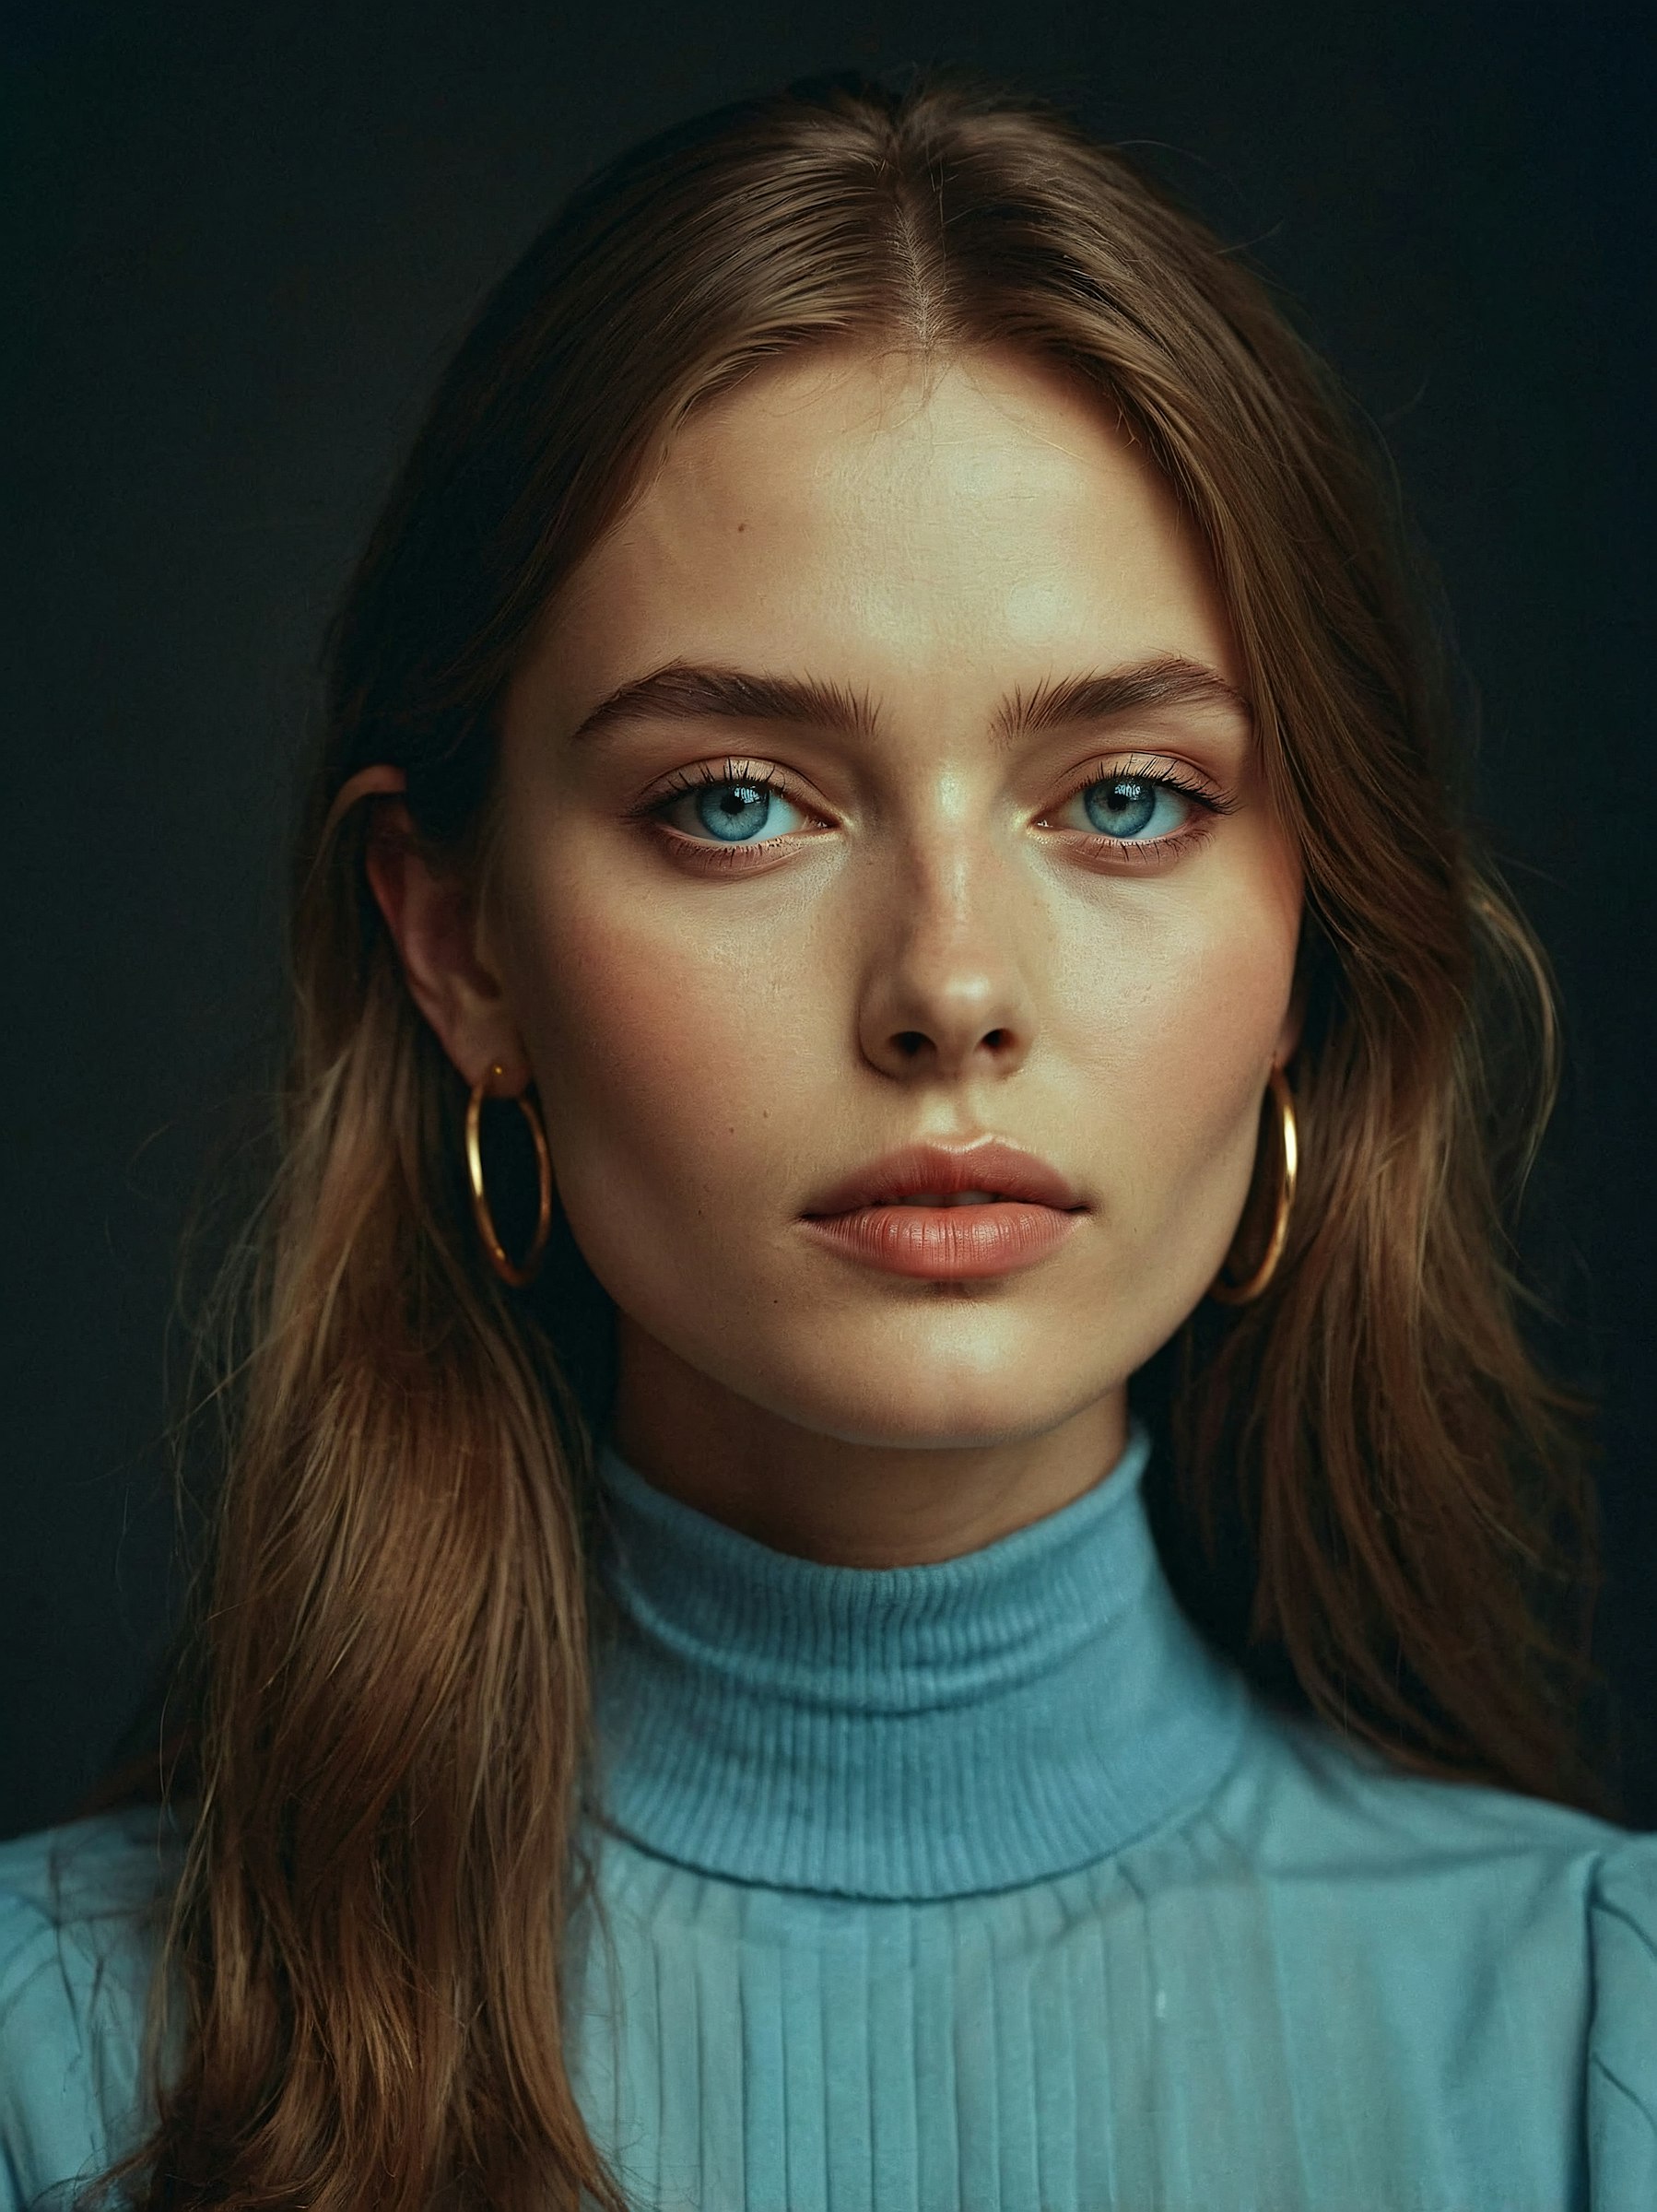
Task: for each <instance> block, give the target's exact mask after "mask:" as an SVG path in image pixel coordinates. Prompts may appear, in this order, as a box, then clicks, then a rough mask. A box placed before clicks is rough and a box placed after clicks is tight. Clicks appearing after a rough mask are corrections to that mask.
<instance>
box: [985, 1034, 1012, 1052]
mask: <svg viewBox="0 0 1657 2212" xmlns="http://www.w3.org/2000/svg"><path fill="white" fill-rule="evenodd" d="M1006 1041H1007V1033H1006V1031H1005V1030H985V1031H984V1042H985V1043H986V1044H987V1045H988V1046H989V1048H990V1050H991V1051H992V1052H993V1053H998V1052H1000V1050H1001V1048H1002V1046H1003V1045H1004V1044H1005V1042H1006Z"/></svg>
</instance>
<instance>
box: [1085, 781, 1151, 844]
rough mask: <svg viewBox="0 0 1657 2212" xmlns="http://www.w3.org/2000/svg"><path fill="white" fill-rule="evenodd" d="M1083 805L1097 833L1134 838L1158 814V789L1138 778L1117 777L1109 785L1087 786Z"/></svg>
mask: <svg viewBox="0 0 1657 2212" xmlns="http://www.w3.org/2000/svg"><path fill="white" fill-rule="evenodd" d="M1085 803H1086V806H1087V818H1088V820H1089V821H1090V822H1091V823H1092V824H1093V827H1094V828H1095V829H1096V830H1106V831H1108V832H1109V834H1110V835H1111V836H1112V837H1137V836H1138V834H1139V832H1140V831H1141V830H1143V829H1144V828H1145V826H1146V823H1147V822H1148V821H1149V820H1150V818H1151V817H1152V815H1153V814H1155V813H1156V811H1157V787H1156V785H1155V784H1154V783H1146V782H1142V781H1141V779H1140V778H1139V777H1137V776H1117V777H1115V778H1113V779H1112V781H1111V782H1109V783H1090V784H1089V785H1088V787H1087V799H1086V802H1085Z"/></svg>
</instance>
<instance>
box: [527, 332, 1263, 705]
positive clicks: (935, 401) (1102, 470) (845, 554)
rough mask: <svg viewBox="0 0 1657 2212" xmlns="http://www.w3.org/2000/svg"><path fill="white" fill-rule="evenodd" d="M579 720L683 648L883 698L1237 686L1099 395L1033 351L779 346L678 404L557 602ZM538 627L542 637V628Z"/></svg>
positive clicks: (1204, 584)
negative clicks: (1095, 670)
mask: <svg viewBox="0 0 1657 2212" xmlns="http://www.w3.org/2000/svg"><path fill="white" fill-rule="evenodd" d="M551 639H552V640H556V643H557V652H556V656H554V658H555V661H556V668H555V666H554V665H553V663H550V662H549V663H548V665H547V667H546V676H547V678H548V680H550V681H551V682H552V683H553V685H554V688H556V689H558V690H559V691H565V692H568V693H569V695H570V696H569V698H568V700H566V701H564V702H563V703H564V704H565V705H566V706H567V707H568V709H569V710H570V711H571V712H574V711H576V710H578V709H579V707H580V704H581V701H582V699H583V698H584V699H585V700H586V701H587V703H589V704H590V703H591V699H592V698H593V697H596V696H598V695H599V694H601V693H602V692H604V691H605V690H607V689H608V688H612V687H614V686H615V685H617V684H618V683H621V682H624V681H626V680H628V679H629V677H633V676H636V675H637V674H639V673H640V669H641V668H642V667H643V666H645V665H652V666H653V665H660V664H662V663H664V662H665V661H668V660H671V659H673V658H675V657H684V658H686V659H690V660H698V661H701V660H719V659H723V660H725V661H730V662H733V663H735V664H736V665H749V666H751V665H757V664H758V662H764V663H766V664H769V665H774V666H776V667H778V668H779V669H781V666H782V665H785V664H786V665H788V666H789V667H790V668H791V669H792V668H797V667H800V666H807V665H808V666H809V669H810V672H811V673H813V674H815V675H819V676H824V677H834V678H838V679H844V680H851V681H853V682H857V683H862V684H866V685H868V686H870V687H873V688H876V689H877V690H879V691H880V692H881V693H882V694H885V693H887V692H888V691H890V690H891V689H892V688H893V687H897V688H899V690H901V689H902V688H903V687H904V686H906V685H910V686H913V685H915V684H917V683H926V684H928V685H930V686H931V687H932V690H933V695H934V698H935V697H938V696H939V694H938V687H939V685H940V684H942V685H944V687H945V688H946V691H947V692H948V693H949V695H951V696H954V695H956V694H958V695H959V696H960V698H961V701H962V704H963V707H965V706H966V705H967V703H968V700H969V698H970V694H971V693H972V691H973V688H974V687H975V686H977V685H993V687H994V688H996V689H997V690H999V689H1000V688H1004V687H1005V684H1006V682H1007V681H1008V680H1009V678H1013V679H1017V678H1022V677H1028V678H1029V679H1030V680H1033V681H1040V680H1041V679H1043V678H1044V677H1051V676H1052V675H1055V674H1057V675H1064V674H1067V673H1070V672H1071V670H1072V668H1073V667H1074V666H1075V665H1078V664H1080V665H1088V666H1096V665H1109V664H1111V663H1112V662H1115V661H1127V660H1137V659H1140V658H1144V657H1147V656H1150V655H1154V654H1157V653H1185V654H1188V655H1190V656H1192V657H1193V658H1197V659H1201V660H1204V661H1205V662H1207V663H1208V664H1209V665H1214V666H1216V668H1218V669H1219V670H1220V672H1221V673H1223V674H1225V675H1227V676H1228V677H1235V669H1234V666H1233V663H1232V653H1231V650H1230V644H1229V639H1228V626H1227V623H1226V620H1225V618H1224V612H1223V609H1222V607H1221V605H1220V602H1219V598H1218V594H1217V593H1216V590H1215V588H1214V584H1213V580H1212V577H1211V574H1210V571H1209V569H1208V565H1207V562H1206V560H1205V557H1204V555H1203V553H1202V550H1201V548H1200V547H1199V546H1198V544H1197V543H1196V541H1195V538H1194V535H1193V533H1192V532H1191V531H1190V529H1189V528H1188V527H1187V525H1186V524H1184V522H1183V520H1182V518H1181V514H1180V512H1179V509H1178V507H1177V504H1176V502H1175V500H1174V499H1173V496H1172V494H1171V492H1170V491H1169V488H1168V486H1167V485H1166V483H1165V482H1164V480H1163V479H1162V477H1160V476H1159V474H1158V471H1157V470H1156V469H1155V468H1154V467H1153V466H1152V465H1151V464H1150V462H1149V461H1148V459H1147V458H1146V454H1145V453H1144V450H1143V448H1142V447H1141V446H1140V445H1138V444H1136V443H1135V442H1134V440H1133V438H1132V436H1131V434H1130V433H1129V432H1128V431H1127V430H1126V429H1123V428H1122V426H1121V425H1120V424H1119V423H1118V422H1117V421H1116V419H1115V418H1113V416H1112V414H1111V410H1110V408H1109V406H1108V404H1107V402H1106V401H1105V400H1104V399H1103V398H1102V397H1101V396H1100V395H1099V394H1095V393H1093V392H1091V391H1089V390H1088V389H1087V388H1086V387H1084V386H1083V385H1082V384H1081V383H1080V382H1079V381H1076V380H1073V379H1070V378H1067V377H1065V376H1064V375H1063V374H1062V373H1061V372H1060V371H1057V370H1054V369H1051V368H1048V367H1046V366H1044V365H1043V364H1040V363H1039V362H1036V361H1033V360H1031V359H1028V358H1026V357H1023V356H1020V355H1017V354H1016V353H1012V352H1001V351H992V350H985V351H982V352H980V353H975V354H971V355H969V356H966V357H963V358H960V359H953V360H950V361H948V362H947V363H946V364H943V365H941V366H935V367H934V368H933V369H931V370H930V371H926V372H923V371H922V370H921V369H920V368H919V366H918V365H917V364H916V363H915V362H914V361H913V360H911V359H909V358H907V357H904V356H901V355H897V354H887V355H873V354H869V353H866V352H838V353H837V352H823V353H815V354H808V355H804V356H789V357H785V358H783V359H781V360H780V361H777V362H773V363H770V364H769V365H767V366H766V367H765V368H764V369H763V370H761V371H758V372H757V373H756V374H755V375H753V376H751V377H750V378H748V379H747V380H746V381H745V382H743V383H742V384H740V385H738V386H737V387H735V389H734V390H733V391H731V392H729V393H727V394H723V395H722V396H721V397H720V398H719V399H718V400H717V401H716V402H714V403H712V404H711V405H710V406H707V407H705V408H704V409H702V410H701V411H699V413H697V414H695V415H693V416H692V417H691V418H689V420H687V422H686V423H685V424H684V425H683V426H682V427H681V428H680V429H679V430H678V432H677V433H676V436H675V437H674V439H673V440H672V441H671V443H670V444H669V445H668V447H667V449H666V451H665V453H664V455H663V456H662V459H661V462H660V465H659V466H658V468H657V469H656V471H655V473H654V474H653V476H652V478H651V480H650V482H649V484H648V485H647V486H646V488H644V489H643V491H642V492H641V493H640V496H639V497H638V498H637V500H636V501H635V502H634V504H633V505H632V507H631V508H630V510H629V512H628V513H627V515H626V516H625V518H624V519H623V521H622V522H621V523H620V524H618V525H617V527H616V528H615V529H614V530H613V531H612V532H611V533H610V534H609V535H608V536H607V537H606V538H605V540H604V541H603V542H601V544H600V545H599V546H598V547H595V548H594V550H593V552H592V553H591V554H590V555H589V556H588V558H587V559H586V560H585V561H584V562H583V563H582V566H581V567H580V569H579V570H578V571H576V573H575V575H574V576H573V577H572V578H571V580H570V584H569V586H568V587H567V589H566V591H565V593H564V594H562V595H561V597H560V602H559V605H558V609H557V611H556V614H555V617H554V620H553V623H552V626H551ZM550 641H551V640H549V642H550Z"/></svg>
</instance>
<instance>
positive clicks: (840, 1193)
mask: <svg viewBox="0 0 1657 2212" xmlns="http://www.w3.org/2000/svg"><path fill="white" fill-rule="evenodd" d="M934 1190H935V1193H938V1196H951V1194H954V1193H958V1190H993V1193H995V1196H998V1199H1011V1201H1017V1204H1020V1206H1024V1207H1028V1206H1044V1207H1051V1210H1053V1212H1060V1215H1073V1212H1087V1206H1084V1204H1082V1199H1079V1194H1077V1193H1075V1190H1073V1185H1071V1183H1066V1179H1064V1177H1062V1174H1060V1172H1057V1168H1049V1163H1046V1161H1044V1159H1035V1155H1033V1152H1024V1150H1022V1148H1020V1146H1016V1144H1005V1141H1002V1139H998V1137H980V1139H978V1141H976V1144H969V1146H965V1148H956V1146H940V1144H910V1146H902V1150H899V1152H887V1157H885V1159H876V1161H872V1163H869V1166H867V1168H856V1171H854V1172H852V1174H847V1177H843V1179H840V1182H839V1183H834V1185H832V1188H829V1190H825V1193H823V1194H821V1196H818V1199H814V1201H812V1204H810V1206H807V1207H805V1218H807V1221H823V1218H828V1217H836V1215H839V1217H845V1215H854V1212H858V1210H861V1207H869V1206H891V1204H894V1201H896V1199H905V1196H916V1194H918V1193H934ZM905 1212H910V1215H911V1217H913V1218H916V1221H935V1218H938V1217H940V1215H945V1207H935V1206H913V1207H905ZM1009 1212H1011V1207H1006V1206H951V1207H946V1218H949V1221H960V1218H962V1215H965V1217H967V1218H971V1217H973V1215H1002V1217H1005V1215H1009ZM984 1228H991V1223H984Z"/></svg>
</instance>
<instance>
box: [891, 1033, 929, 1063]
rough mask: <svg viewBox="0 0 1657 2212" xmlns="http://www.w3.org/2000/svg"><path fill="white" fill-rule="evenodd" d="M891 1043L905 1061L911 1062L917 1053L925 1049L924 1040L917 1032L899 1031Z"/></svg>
mask: <svg viewBox="0 0 1657 2212" xmlns="http://www.w3.org/2000/svg"><path fill="white" fill-rule="evenodd" d="M893 1042H894V1043H895V1044H896V1045H897V1047H898V1050H899V1052H900V1053H902V1054H903V1057H904V1058H905V1059H906V1060H912V1059H913V1058H914V1057H915V1055H916V1053H922V1052H924V1051H925V1049H926V1039H925V1038H924V1036H923V1034H922V1033H921V1031H920V1030H899V1032H898V1034H897V1036H896V1038H894V1040H893Z"/></svg>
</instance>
